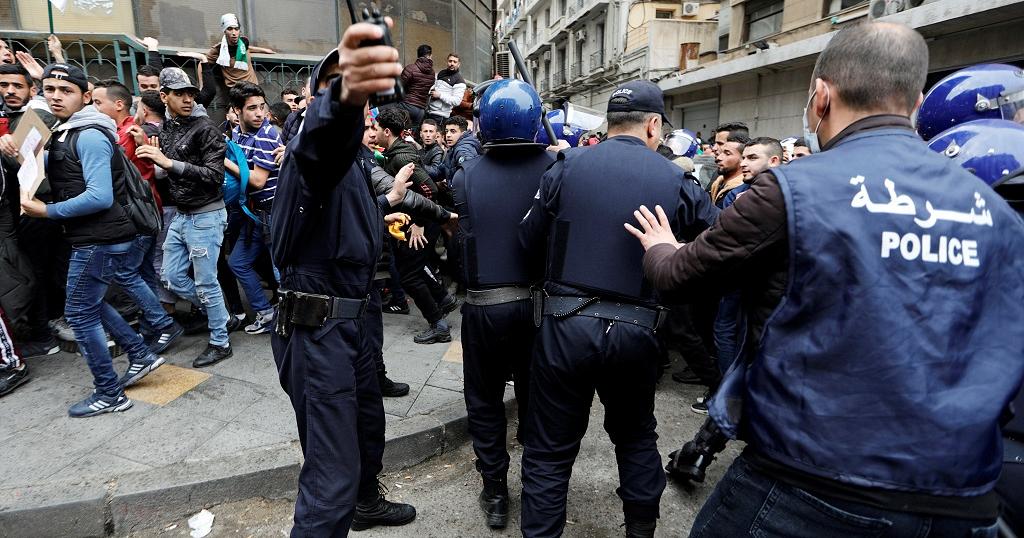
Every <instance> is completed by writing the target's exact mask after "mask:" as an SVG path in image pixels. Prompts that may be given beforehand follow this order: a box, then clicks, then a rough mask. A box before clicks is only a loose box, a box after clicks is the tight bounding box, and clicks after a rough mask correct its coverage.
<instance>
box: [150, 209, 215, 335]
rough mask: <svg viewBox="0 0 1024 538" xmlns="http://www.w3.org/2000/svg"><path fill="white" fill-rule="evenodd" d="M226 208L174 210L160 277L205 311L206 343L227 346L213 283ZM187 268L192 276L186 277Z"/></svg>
mask: <svg viewBox="0 0 1024 538" xmlns="http://www.w3.org/2000/svg"><path fill="white" fill-rule="evenodd" d="M226 227H227V211H225V210H224V209H217V210H214V211H207V212H205V213H195V214H189V213H178V214H176V215H175V216H174V218H173V219H171V223H170V225H168V226H167V238H166V239H165V240H164V259H163V267H162V268H161V273H162V274H161V279H162V280H163V282H164V285H165V286H166V287H167V289H169V290H171V291H173V292H174V293H176V294H178V296H179V297H181V298H182V299H185V300H186V301H189V302H190V303H192V304H194V305H196V306H197V307H199V308H201V309H204V310H206V316H207V319H208V320H209V323H208V326H209V328H210V343H211V344H213V345H215V346H220V347H224V346H227V345H228V329H227V325H228V310H227V308H225V306H224V294H223V293H222V292H221V289H220V284H219V283H218V282H217V259H218V258H219V257H220V248H221V246H222V245H223V244H224V229H225V228H226ZM189 267H191V268H192V270H193V272H194V273H195V278H194V279H193V278H190V277H189V276H188V270H189Z"/></svg>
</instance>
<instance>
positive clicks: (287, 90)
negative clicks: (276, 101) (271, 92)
mask: <svg viewBox="0 0 1024 538" xmlns="http://www.w3.org/2000/svg"><path fill="white" fill-rule="evenodd" d="M286 95H296V96H297V95H299V90H296V89H295V88H293V87H291V86H288V87H287V88H285V89H283V90H281V99H284V96H286Z"/></svg>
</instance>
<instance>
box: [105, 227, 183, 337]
mask: <svg viewBox="0 0 1024 538" xmlns="http://www.w3.org/2000/svg"><path fill="white" fill-rule="evenodd" d="M155 242H156V238H155V237H153V236H151V235H139V236H136V237H135V241H133V242H132V248H131V250H129V251H128V258H127V259H126V260H125V266H124V267H123V268H122V269H121V271H119V272H118V274H117V276H116V277H115V281H116V282H117V285H118V286H121V289H123V290H124V292H125V293H127V294H128V296H129V297H131V298H132V300H133V301H135V304H137V305H139V309H140V310H141V311H142V323H141V325H142V326H143V329H144V331H145V332H149V333H155V332H157V331H160V330H163V329H166V328H168V327H170V326H171V325H174V319H172V318H171V316H170V315H168V314H167V311H166V310H164V307H163V305H161V304H160V299H158V298H157V291H156V288H157V287H158V286H159V284H158V283H157V281H156V271H155V270H154V269H153V250H154V244H155Z"/></svg>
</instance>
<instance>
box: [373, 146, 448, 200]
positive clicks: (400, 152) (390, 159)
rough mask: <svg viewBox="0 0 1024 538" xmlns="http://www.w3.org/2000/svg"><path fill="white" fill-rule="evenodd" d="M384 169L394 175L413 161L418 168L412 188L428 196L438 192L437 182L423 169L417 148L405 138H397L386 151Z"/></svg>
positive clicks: (431, 196) (414, 174)
mask: <svg viewBox="0 0 1024 538" xmlns="http://www.w3.org/2000/svg"><path fill="white" fill-rule="evenodd" d="M384 158H385V159H386V160H387V162H386V163H385V164H384V166H383V168H384V171H385V172H387V173H388V174H390V175H391V177H394V176H395V175H397V174H398V171H399V170H401V169H402V167H403V166H405V165H407V164H409V163H413V164H414V165H416V170H414V171H413V173H412V188H415V189H416V191H417V192H419V193H421V194H423V195H424V196H426V197H428V198H433V197H434V195H435V194H437V184H435V183H434V181H433V180H432V179H430V176H428V175H427V172H426V171H424V170H423V162H422V161H421V160H420V154H419V152H418V151H416V148H415V147H414V146H413V145H412V144H410V143H408V142H406V141H405V140H396V141H395V142H394V143H393V144H391V147H390V148H388V149H386V150H385V151H384Z"/></svg>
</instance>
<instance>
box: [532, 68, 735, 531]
mask: <svg viewBox="0 0 1024 538" xmlns="http://www.w3.org/2000/svg"><path fill="white" fill-rule="evenodd" d="M664 114H665V111H664V104H663V97H662V94H661V90H659V89H658V87H657V86H656V85H654V83H652V82H649V81H632V82H628V83H626V84H624V85H622V86H620V87H619V88H617V89H616V90H615V91H614V92H613V93H612V96H611V99H610V100H609V102H608V115H607V121H608V140H607V141H605V142H603V143H601V144H598V145H597V146H594V147H587V148H572V149H566V150H563V151H561V152H560V153H559V154H558V158H557V160H556V161H555V163H554V164H553V165H552V166H551V168H549V169H548V171H547V172H546V173H545V174H544V176H543V178H542V179H541V184H540V189H539V191H538V193H537V195H536V198H535V200H534V203H533V206H532V207H531V209H530V211H529V213H527V215H526V217H525V218H524V219H523V222H522V223H521V224H520V240H521V241H522V243H523V246H524V248H525V249H526V251H527V252H528V253H529V254H530V255H532V256H537V257H540V258H544V257H545V255H546V263H545V275H544V280H545V282H544V292H545V297H544V298H543V301H539V302H538V303H537V306H538V307H539V308H540V312H539V313H540V314H542V318H543V319H542V322H541V324H540V332H539V334H538V338H537V342H536V344H535V345H534V355H533V363H532V364H531V371H530V375H531V379H532V382H531V384H530V416H529V417H528V428H527V436H526V439H525V444H524V446H525V451H524V452H523V463H522V467H523V508H522V530H523V534H524V535H525V536H528V537H534V536H558V535H560V534H561V533H562V530H563V528H564V526H565V504H566V494H567V492H568V486H569V475H570V474H571V472H572V466H573V461H574V460H575V458H576V454H577V453H578V452H579V448H580V440H581V439H582V437H583V434H584V433H585V432H586V430H587V422H588V419H589V416H590V406H591V402H592V400H593V396H594V391H595V390H596V391H597V394H598V395H599V396H600V397H601V402H602V403H603V404H604V406H605V424H604V425H605V430H607V431H608V435H609V437H610V438H611V441H612V443H614V444H615V454H616V460H617V461H618V466H619V482H620V487H619V489H618V490H617V492H618V494H619V497H621V498H622V504H623V512H624V513H625V520H626V535H627V536H637V537H639V536H653V535H654V529H655V526H656V523H657V518H658V516H659V511H658V504H659V501H660V499H661V492H662V490H664V488H665V474H664V472H663V471H662V470H661V456H660V455H659V454H658V447H657V438H658V435H657V434H656V433H655V426H656V421H655V418H654V388H655V382H656V381H657V378H658V368H659V364H660V362H661V356H662V354H663V353H664V349H663V347H662V346H661V345H660V344H659V342H658V339H657V338H656V336H655V330H656V329H657V328H658V325H659V322H660V321H661V318H662V317H663V316H662V312H663V310H661V309H660V308H659V300H658V296H657V295H656V294H655V292H654V289H653V288H652V287H651V286H650V285H649V284H648V283H647V281H646V280H645V279H644V276H643V269H642V267H641V264H640V255H641V249H640V247H639V245H637V244H636V242H635V241H633V240H632V238H630V237H629V235H628V234H626V233H625V231H624V230H623V229H622V221H620V220H619V219H621V218H628V217H629V216H630V214H631V213H632V211H633V210H634V209H635V208H636V207H637V206H638V205H641V204H665V206H666V207H669V208H670V214H671V217H670V219H671V226H672V229H673V230H676V231H677V232H678V233H679V234H680V236H681V237H683V238H685V239H686V240H689V239H691V238H693V237H694V236H696V235H697V234H699V233H700V232H701V231H703V230H704V229H706V228H707V227H708V226H710V225H711V224H712V223H713V222H714V220H715V218H716V216H717V210H716V209H715V208H714V206H713V205H712V204H711V201H710V199H709V198H708V196H707V194H706V193H704V192H703V191H702V190H701V189H700V188H699V187H698V186H697V185H696V184H694V183H693V182H692V181H687V180H685V179H684V176H683V171H682V169H680V168H679V167H677V166H675V165H673V164H672V163H671V162H669V161H668V160H666V159H664V158H662V157H661V156H660V155H658V154H657V153H656V152H655V151H654V150H655V149H656V148H657V147H658V144H659V141H660V140H661V136H662V125H663V124H664Z"/></svg>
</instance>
